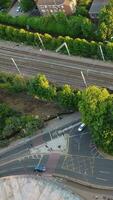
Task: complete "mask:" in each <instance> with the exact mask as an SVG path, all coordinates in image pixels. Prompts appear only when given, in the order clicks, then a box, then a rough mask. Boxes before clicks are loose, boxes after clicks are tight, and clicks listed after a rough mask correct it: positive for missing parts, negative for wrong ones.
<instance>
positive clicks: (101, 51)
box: [99, 45, 105, 61]
mask: <svg viewBox="0 0 113 200" xmlns="http://www.w3.org/2000/svg"><path fill="white" fill-rule="evenodd" d="M99 49H100V53H101V56H102V59H103V61H105V58H104V54H103V50H102V47H101V45H99Z"/></svg>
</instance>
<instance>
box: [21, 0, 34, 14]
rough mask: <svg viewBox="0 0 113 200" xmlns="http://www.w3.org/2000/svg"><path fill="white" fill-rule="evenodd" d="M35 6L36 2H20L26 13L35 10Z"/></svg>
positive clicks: (30, 0)
mask: <svg viewBox="0 0 113 200" xmlns="http://www.w3.org/2000/svg"><path fill="white" fill-rule="evenodd" d="M34 6H35V2H34V0H21V1H20V7H21V8H22V10H23V11H25V12H27V11H29V10H32V9H33V8H34Z"/></svg>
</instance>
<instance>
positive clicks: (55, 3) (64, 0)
mask: <svg viewBox="0 0 113 200" xmlns="http://www.w3.org/2000/svg"><path fill="white" fill-rule="evenodd" d="M34 1H35V2H36V5H37V7H38V9H39V10H40V12H41V13H42V15H48V14H52V13H57V12H61V11H62V12H64V13H65V14H66V15H71V14H72V13H74V12H75V8H76V3H77V2H76V0H34Z"/></svg>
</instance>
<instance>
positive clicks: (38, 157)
mask: <svg viewBox="0 0 113 200" xmlns="http://www.w3.org/2000/svg"><path fill="white" fill-rule="evenodd" d="M77 124H78V123H77ZM70 126H71V127H72V128H71V129H69V130H67V131H65V132H64V131H63V132H62V131H60V135H62V134H67V133H68V134H69V149H68V154H56V153H52V154H37V153H36V154H31V153H30V148H28V146H27V147H26V149H23V150H26V152H25V151H24V153H23V152H21V151H20V152H19V153H20V154H18V152H17V150H19V149H18V147H17V149H14V151H13V154H12V153H11V151H9V152H8V153H9V154H8V155H6V154H4V159H3V157H2V159H1V160H0V176H8V175H14V174H33V169H34V167H35V165H37V164H43V165H45V166H46V168H47V174H60V175H61V176H62V175H63V176H68V177H70V178H75V179H78V180H81V181H84V182H87V183H92V184H96V185H100V186H109V187H113V160H108V159H106V158H104V157H103V156H102V155H101V154H100V153H99V152H98V149H96V146H94V144H92V143H91V138H90V136H89V133H88V131H87V129H86V130H84V131H83V132H81V133H80V137H77V136H78V130H77V128H78V126H76V124H74V126H73V124H72V125H70ZM67 127H69V125H68V124H67ZM64 128H65V127H63V129H62V130H64ZM65 130H66V128H65ZM54 132H56V130H54V131H53V132H51V135H52V133H53V135H54ZM57 132H59V130H58V131H57ZM60 135H58V134H56V136H55V135H54V138H55V137H59V136H60ZM41 137H42V139H40V136H39V137H38V136H37V139H35V140H32V144H33V146H35V145H36V143H37V145H38V144H39V141H40V142H41V143H42V144H43V143H45V142H47V141H49V140H52V139H53V138H51V137H50V133H46V134H44V135H42V136H41ZM72 138H73V139H72ZM33 142H35V143H33ZM76 144H78V145H79V148H78V147H77V148H76ZM22 147H23V146H21V150H22ZM24 147H25V146H24ZM24 147H23V148H24ZM2 156H3V155H2ZM5 157H6V159H5Z"/></svg>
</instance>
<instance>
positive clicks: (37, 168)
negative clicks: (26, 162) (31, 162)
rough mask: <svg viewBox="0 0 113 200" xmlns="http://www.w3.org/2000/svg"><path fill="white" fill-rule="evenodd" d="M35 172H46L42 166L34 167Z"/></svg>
mask: <svg viewBox="0 0 113 200" xmlns="http://www.w3.org/2000/svg"><path fill="white" fill-rule="evenodd" d="M34 171H35V172H45V171H46V167H45V166H44V165H36V167H35V168H34Z"/></svg>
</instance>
